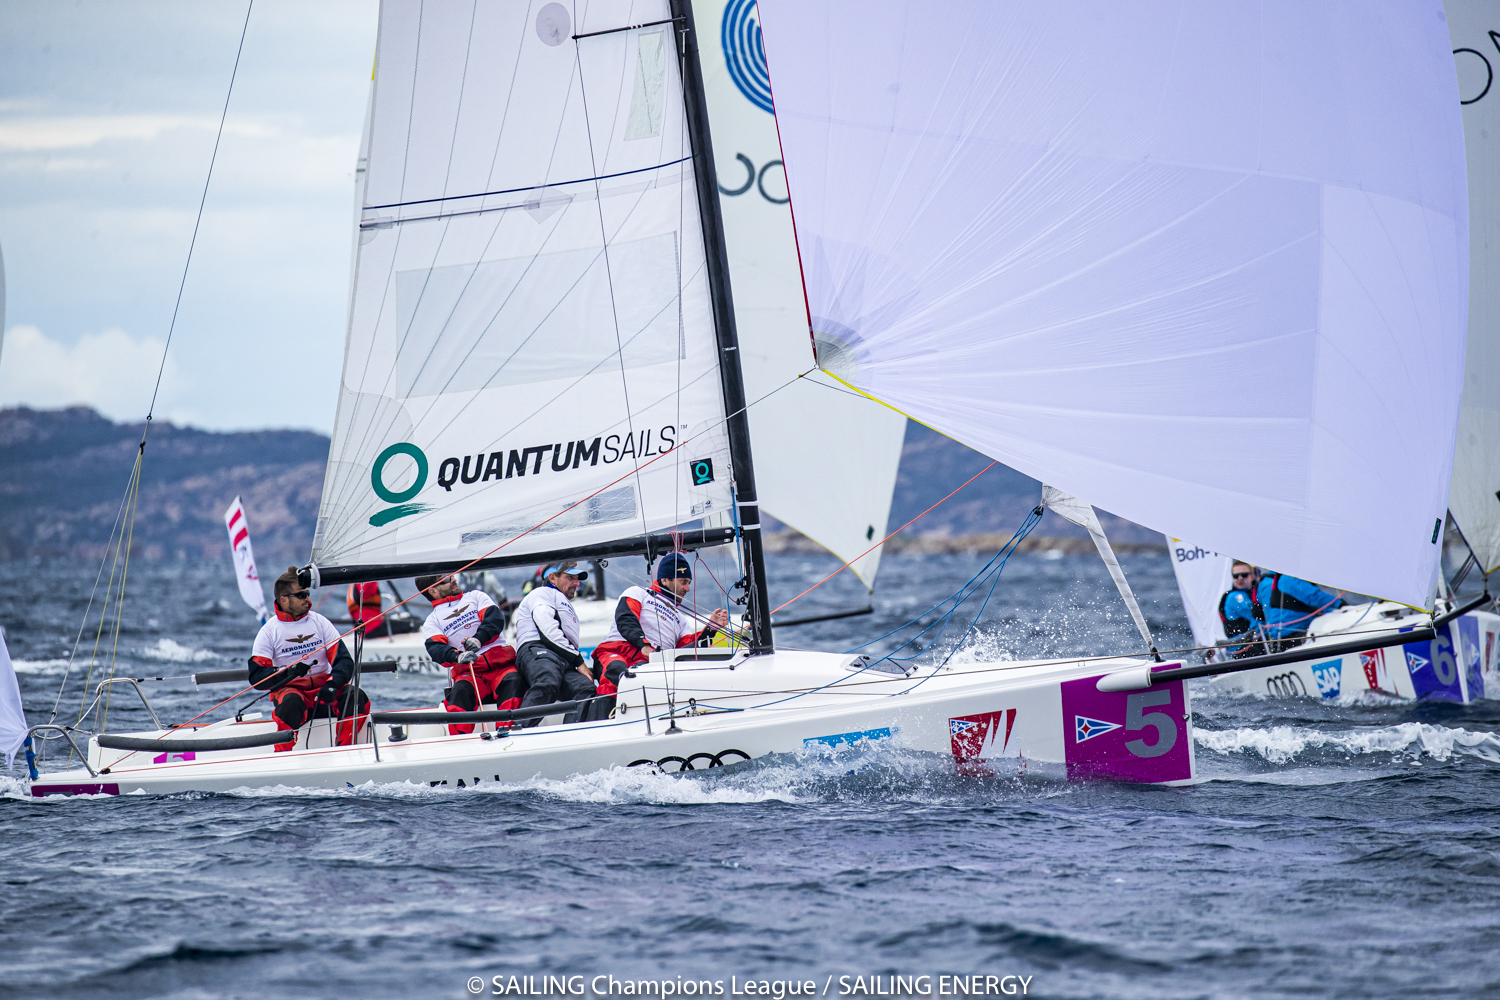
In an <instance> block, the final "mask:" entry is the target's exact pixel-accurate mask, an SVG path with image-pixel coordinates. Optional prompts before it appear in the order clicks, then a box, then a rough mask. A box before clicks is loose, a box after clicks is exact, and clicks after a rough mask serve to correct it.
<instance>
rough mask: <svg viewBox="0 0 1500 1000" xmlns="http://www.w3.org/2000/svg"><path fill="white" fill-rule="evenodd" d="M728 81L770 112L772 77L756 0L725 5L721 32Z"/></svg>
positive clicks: (738, 0) (759, 106)
mask: <svg viewBox="0 0 1500 1000" xmlns="http://www.w3.org/2000/svg"><path fill="white" fill-rule="evenodd" d="M719 39H720V42H721V43H722V44H723V46H724V62H725V63H727V64H728V66H729V78H730V79H731V80H733V81H734V85H735V86H736V87H738V88H740V93H742V94H744V95H745V99H746V100H748V101H749V102H750V103H751V104H753V105H755V106H756V107H757V108H760V109H761V110H762V111H766V112H771V111H772V106H771V74H770V73H769V72H768V71H767V70H766V49H765V46H764V45H763V44H762V43H761V38H760V12H759V11H758V10H756V9H755V0H729V2H728V3H727V4H725V5H724V24H723V26H722V27H721V28H720V30H719Z"/></svg>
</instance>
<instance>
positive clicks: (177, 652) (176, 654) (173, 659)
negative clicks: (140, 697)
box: [139, 637, 220, 663]
mask: <svg viewBox="0 0 1500 1000" xmlns="http://www.w3.org/2000/svg"><path fill="white" fill-rule="evenodd" d="M139 655H140V656H143V657H145V658H146V659H148V660H166V661H167V662H168V663H202V662H204V661H205V660H217V659H220V656H219V654H218V653H215V652H214V651H213V650H210V649H193V648H192V647H191V646H184V645H182V644H181V643H179V642H175V641H174V640H172V639H168V638H166V637H163V638H161V639H158V640H157V641H156V642H155V643H154V644H153V645H150V646H145V647H142V648H141V649H140V651H139Z"/></svg>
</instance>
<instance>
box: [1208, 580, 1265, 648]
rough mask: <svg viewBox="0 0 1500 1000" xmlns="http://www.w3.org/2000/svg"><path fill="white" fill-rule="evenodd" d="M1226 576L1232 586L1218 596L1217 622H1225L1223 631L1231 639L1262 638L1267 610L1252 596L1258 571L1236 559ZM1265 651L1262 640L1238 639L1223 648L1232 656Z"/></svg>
mask: <svg viewBox="0 0 1500 1000" xmlns="http://www.w3.org/2000/svg"><path fill="white" fill-rule="evenodd" d="M1229 575H1230V580H1231V583H1232V584H1233V586H1232V587H1231V589H1229V590H1228V591H1226V592H1225V593H1224V596H1223V597H1221V598H1219V621H1221V622H1223V623H1224V634H1225V635H1226V636H1228V637H1229V639H1230V640H1231V641H1234V640H1237V639H1238V640H1262V639H1264V638H1265V635H1264V631H1265V625H1266V611H1265V608H1263V607H1262V606H1261V604H1260V602H1259V601H1258V600H1256V597H1255V585H1256V584H1257V583H1259V582H1260V572H1259V571H1258V570H1257V569H1256V568H1255V567H1254V566H1251V565H1250V564H1249V563H1247V562H1235V564H1234V565H1233V566H1231V567H1230V569H1229ZM1265 651H1266V649H1265V643H1264V642H1261V641H1240V642H1238V643H1236V644H1235V645H1232V646H1229V647H1228V648H1227V649H1226V650H1225V652H1227V653H1228V654H1229V655H1230V656H1232V657H1235V658H1238V657H1241V656H1255V655H1257V654H1259V653H1264V652H1265Z"/></svg>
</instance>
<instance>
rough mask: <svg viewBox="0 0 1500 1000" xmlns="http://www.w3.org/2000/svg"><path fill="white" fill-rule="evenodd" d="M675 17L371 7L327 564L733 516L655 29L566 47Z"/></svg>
mask: <svg viewBox="0 0 1500 1000" xmlns="http://www.w3.org/2000/svg"><path fill="white" fill-rule="evenodd" d="M669 17H670V13H669V11H668V7H667V4H666V3H665V2H653V3H645V4H642V3H627V2H623V0H621V2H593V3H580V4H578V5H576V7H575V8H574V10H573V11H570V10H569V9H568V8H565V7H563V6H562V5H561V4H557V3H549V4H546V5H540V4H533V5H532V6H531V8H530V9H529V10H528V8H527V7H526V5H523V4H485V3H479V4H474V3H451V4H431V3H429V4H425V5H423V4H419V3H417V2H413V0H395V2H392V0H387V2H386V3H385V4H383V6H382V8H381V17H380V35H379V44H378V49H377V60H376V71H375V99H374V105H373V111H372V117H371V125H370V150H369V161H368V165H367V172H366V175H365V196H364V205H365V209H364V212H363V216H362V218H363V221H362V222H361V226H362V235H361V239H360V246H359V250H358V259H357V261H356V264H355V280H354V285H355V287H354V293H353V302H352V306H351V310H350V320H349V332H348V340H347V343H346V347H345V360H344V375H343V383H342V386H341V391H340V397H339V408H338V418H337V422H336V424H335V427H334V435H333V442H332V447H331V450H330V457H329V464H328V473H327V476H326V480H325V485H324V491H323V500H322V509H321V511H320V513H319V521H318V530H317V535H316V538H315V540H314V545H313V560H314V561H315V562H317V563H318V564H319V565H320V566H340V565H346V566H347V565H370V564H389V563H404V564H410V563H420V562H424V561H429V560H451V559H454V558H455V557H457V558H465V557H474V556H480V555H483V554H485V553H488V552H491V551H494V550H496V549H497V548H499V547H500V546H502V545H504V544H505V543H506V542H508V541H510V540H512V539H519V540H517V541H513V542H511V544H509V545H506V546H505V551H506V553H507V554H521V553H525V552H529V551H537V550H542V549H557V548H568V547H572V546H577V545H585V544H589V543H593V542H600V541H607V540H611V539H616V538H622V537H627V536H630V535H635V534H639V533H641V532H643V531H658V530H666V529H670V528H672V527H673V526H674V525H679V524H683V523H685V522H690V521H692V520H693V519H695V518H699V517H702V516H704V515H706V514H710V513H717V512H720V511H723V510H725V509H726V508H727V505H728V503H729V496H730V490H729V483H730V481H731V470H730V464H729V454H728V447H727V441H728V438H727V433H726V431H725V428H724V407H723V402H722V396H721V388H720V381H719V369H718V365H717V362H716V347H715V341H714V328H713V320H712V312H711V305H710V300H709V297H708V286H707V277H706V273H705V268H704V256H703V236H702V229H701V225H700V222H699V216H698V206H697V201H696V193H695V189H694V184H693V173H692V163H691V158H690V147H689V140H688V136H687V131H686V126H685V122H684V115H683V110H682V99H681V94H682V90H681V85H680V83H679V76H678V67H677V61H676V57H675V48H674V46H673V42H672V37H671V35H670V32H669V26H668V25H657V26H654V27H649V28H641V29H636V30H630V31H618V32H612V33H609V34H602V35H596V36H594V37H591V38H581V39H576V40H575V39H574V38H572V37H571V36H573V35H575V34H583V33H588V32H594V31H604V30H607V29H613V28H620V27H624V26H627V25H635V24H641V23H642V22H647V21H657V20H663V19H666V18H669ZM675 445H682V447H680V448H675V450H674V446H675ZM664 454H665V455H666V457H664V458H663V457H661V456H662V455H664ZM695 472H697V473H698V474H695ZM710 476H711V478H710ZM698 480H702V482H701V484H699V483H697V481H698ZM585 498H588V499H585ZM543 522H546V523H545V524H543ZM538 524H543V526H542V527H541V528H540V529H538V530H535V531H532V532H531V533H530V534H527V535H526V536H525V537H524V538H523V537H521V536H522V534H523V533H525V532H526V531H527V530H528V529H531V528H533V526H535V525H538Z"/></svg>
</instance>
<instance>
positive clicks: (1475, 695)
mask: <svg viewBox="0 0 1500 1000" xmlns="http://www.w3.org/2000/svg"><path fill="white" fill-rule="evenodd" d="M1367 609H1368V606H1366V605H1361V606H1358V607H1352V608H1343V609H1340V610H1339V611H1336V612H1333V613H1332V614H1328V615H1323V616H1322V617H1320V618H1318V619H1317V620H1316V621H1314V622H1313V628H1312V631H1313V633H1314V635H1313V637H1312V638H1311V639H1309V640H1308V642H1307V644H1306V645H1304V646H1299V647H1297V648H1298V651H1299V652H1300V651H1306V653H1307V657H1306V659H1299V660H1297V661H1296V662H1293V663H1282V664H1278V665H1276V666H1271V667H1260V668H1258V669H1255V670H1246V671H1242V672H1240V673H1234V674H1220V675H1218V676H1217V677H1215V678H1214V682H1215V684H1216V685H1217V686H1218V687H1219V689H1221V690H1224V691H1231V692H1235V693H1240V694H1258V695H1265V696H1268V697H1281V698H1287V697H1293V698H1300V697H1307V698H1317V699H1319V700H1321V701H1325V702H1329V703H1332V704H1341V705H1347V704H1353V703H1356V702H1359V701H1361V700H1363V699H1365V698H1366V697H1368V696H1369V694H1370V693H1371V692H1374V693H1376V694H1377V695H1385V696H1389V697H1396V698H1409V699H1431V700H1437V701H1451V702H1457V703H1460V704H1467V703H1469V702H1472V701H1475V700H1478V699H1480V698H1500V672H1497V662H1496V661H1497V658H1500V641H1497V640H1500V615H1493V614H1490V613H1488V612H1484V611H1472V612H1470V613H1468V614H1466V615H1463V616H1462V617H1460V618H1458V619H1457V620H1456V621H1453V622H1450V623H1449V624H1447V625H1445V626H1442V627H1440V628H1439V629H1438V637H1437V639H1436V640H1434V641H1432V642H1419V643H1410V644H1408V645H1404V646H1387V647H1385V648H1384V649H1375V650H1369V651H1366V652H1355V653H1345V654H1344V655H1342V656H1333V657H1329V656H1319V655H1318V647H1320V646H1329V645H1334V644H1342V643H1346V642H1349V641H1350V639H1351V638H1354V637H1355V635H1354V633H1358V637H1359V638H1364V637H1369V638H1370V639H1375V638H1377V637H1381V636H1388V635H1391V634H1394V633H1396V632H1398V631H1400V630H1402V629H1412V628H1417V627H1421V626H1424V625H1426V624H1427V621H1428V618H1427V615H1426V614H1423V613H1420V612H1416V611H1412V610H1411V609H1410V608H1406V607H1405V606H1404V605H1400V604H1393V603H1390V602H1382V603H1380V604H1377V605H1376V606H1375V607H1374V608H1373V609H1368V610H1367Z"/></svg>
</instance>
